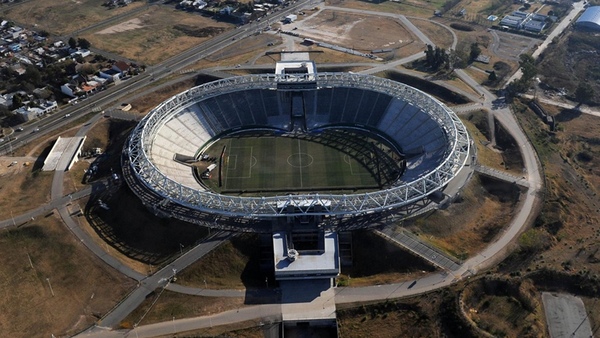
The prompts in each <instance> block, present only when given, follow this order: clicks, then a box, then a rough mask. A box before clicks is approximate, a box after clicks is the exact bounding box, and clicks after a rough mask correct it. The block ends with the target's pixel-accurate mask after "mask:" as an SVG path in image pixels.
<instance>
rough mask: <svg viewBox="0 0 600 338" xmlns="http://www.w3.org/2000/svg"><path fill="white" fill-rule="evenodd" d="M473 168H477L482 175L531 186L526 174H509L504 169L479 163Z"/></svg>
mask: <svg viewBox="0 0 600 338" xmlns="http://www.w3.org/2000/svg"><path fill="white" fill-rule="evenodd" d="M473 168H474V169H475V171H476V172H478V173H480V174H482V175H485V176H489V177H492V178H497V179H499V180H502V181H506V182H512V183H515V184H518V185H520V186H522V187H526V188H527V187H529V182H528V181H527V179H525V177H524V176H521V177H519V176H516V175H513V174H509V173H507V172H504V171H500V170H497V169H493V168H490V167H486V166H482V165H479V164H477V165H474V166H473Z"/></svg>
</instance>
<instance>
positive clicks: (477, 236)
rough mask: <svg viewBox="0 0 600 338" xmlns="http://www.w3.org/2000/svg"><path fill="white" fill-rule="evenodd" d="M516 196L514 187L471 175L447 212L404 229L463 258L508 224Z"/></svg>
mask: <svg viewBox="0 0 600 338" xmlns="http://www.w3.org/2000/svg"><path fill="white" fill-rule="evenodd" d="M518 197H519V190H518V188H516V187H515V186H514V185H512V184H510V183H504V182H500V181H496V180H492V179H488V178H485V177H479V176H477V175H475V176H474V177H473V178H472V179H471V181H470V182H469V183H468V184H467V186H466V187H465V188H464V189H463V191H462V192H461V196H460V198H459V199H457V201H456V202H455V203H453V204H451V205H450V206H449V207H448V208H447V209H444V210H438V211H436V212H434V213H430V214H427V215H425V216H420V217H418V218H416V219H414V220H409V221H407V222H405V226H406V228H407V229H408V230H411V231H414V232H416V233H418V234H420V238H421V239H422V240H424V241H427V242H430V243H433V244H434V245H436V246H437V247H438V248H440V249H442V250H445V251H446V252H448V253H450V254H451V255H453V256H455V257H457V258H459V259H465V258H467V257H469V256H471V255H473V254H475V253H477V252H479V251H480V250H482V249H483V248H484V247H486V246H487V245H488V244H489V243H491V242H492V241H493V240H494V239H495V238H496V236H497V234H498V233H500V232H501V231H502V228H503V227H504V226H505V225H506V224H508V222H509V221H510V219H511V217H512V214H513V209H514V208H515V203H516V201H517V200H518Z"/></svg>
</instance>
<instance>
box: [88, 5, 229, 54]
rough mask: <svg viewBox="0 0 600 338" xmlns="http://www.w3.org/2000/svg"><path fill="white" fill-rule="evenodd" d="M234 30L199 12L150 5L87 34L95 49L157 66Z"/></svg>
mask: <svg viewBox="0 0 600 338" xmlns="http://www.w3.org/2000/svg"><path fill="white" fill-rule="evenodd" d="M232 27H233V25H232V24H228V23H225V22H219V21H215V20H213V19H211V18H207V17H204V16H201V15H199V14H197V13H188V12H185V11H180V10H175V9H173V8H170V7H164V6H151V7H149V8H148V9H147V10H144V11H142V12H140V13H137V14H136V16H135V17H133V18H128V19H127V20H125V21H123V22H120V23H117V24H115V25H113V26H110V27H103V28H102V29H100V30H98V31H96V32H90V33H87V34H86V35H85V36H84V38H86V39H88V40H89V41H90V42H91V43H92V45H93V46H94V47H96V48H99V49H103V50H106V51H109V52H112V53H116V54H119V55H122V56H123V57H126V58H129V59H132V60H136V61H138V62H140V63H146V64H155V63H158V62H161V61H164V60H166V59H167V58H169V57H172V56H174V55H177V54H179V53H181V52H182V51H184V50H186V49H189V48H191V47H192V46H194V45H197V44H199V43H201V42H203V41H206V40H208V39H210V38H211V37H213V36H216V35H217V34H220V33H222V32H224V31H226V30H228V29H231V28H232Z"/></svg>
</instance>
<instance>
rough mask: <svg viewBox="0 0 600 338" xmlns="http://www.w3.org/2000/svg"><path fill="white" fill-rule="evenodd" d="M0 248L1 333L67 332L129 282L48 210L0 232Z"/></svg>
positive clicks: (92, 317) (94, 315)
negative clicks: (23, 224)
mask: <svg viewBox="0 0 600 338" xmlns="http://www.w3.org/2000/svg"><path fill="white" fill-rule="evenodd" d="M48 191H49V189H48ZM0 248H1V249H0V251H1V254H0V257H2V258H0V260H1V262H2V264H0V266H1V268H0V274H1V275H2V280H3V281H4V282H3V283H2V286H1V287H0V290H1V292H2V295H3V296H2V300H1V301H0V307H1V308H2V311H0V328H1V331H2V333H3V335H4V336H10V337H42V336H46V335H47V334H48V333H49V332H50V333H53V334H55V335H56V336H62V335H68V336H70V335H72V334H75V333H77V332H79V331H81V330H83V329H85V328H87V327H89V326H90V325H91V324H93V323H94V322H95V321H96V320H98V318H99V316H100V315H102V314H104V313H106V311H108V310H109V309H110V308H112V307H113V306H114V304H115V303H116V302H118V300H119V299H120V298H121V297H123V296H124V295H125V294H126V293H127V291H128V290H129V289H130V288H132V287H133V286H134V283H133V282H132V281H131V280H129V279H127V278H126V277H124V276H122V275H121V274H119V273H118V272H117V271H115V270H114V269H112V268H110V267H108V266H107V265H105V264H104V263H103V262H101V261H100V260H99V259H98V258H97V257H95V256H93V254H92V253H90V252H89V251H88V250H87V248H85V247H84V246H83V245H81V243H79V241H78V240H77V239H76V238H74V237H73V236H72V235H71V233H70V232H69V231H68V230H67V228H66V227H65V226H64V225H62V221H61V220H60V219H58V218H57V216H54V215H49V216H48V217H40V218H39V219H36V220H34V221H30V222H28V224H27V225H25V226H23V227H20V228H13V229H10V230H7V231H4V232H2V234H1V235H0ZM74 286H76V287H74ZM50 287H51V289H50ZM15 304H18V305H19V306H15ZM57 309H60V311H57ZM23 318H27V320H23Z"/></svg>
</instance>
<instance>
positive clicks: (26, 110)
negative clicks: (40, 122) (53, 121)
mask: <svg viewBox="0 0 600 338" xmlns="http://www.w3.org/2000/svg"><path fill="white" fill-rule="evenodd" d="M13 113H15V114H16V115H18V116H19V119H21V121H23V122H27V121H31V120H33V119H34V118H36V117H39V116H42V115H44V111H43V110H42V109H41V108H38V107H27V106H23V107H21V108H19V109H15V110H13Z"/></svg>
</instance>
